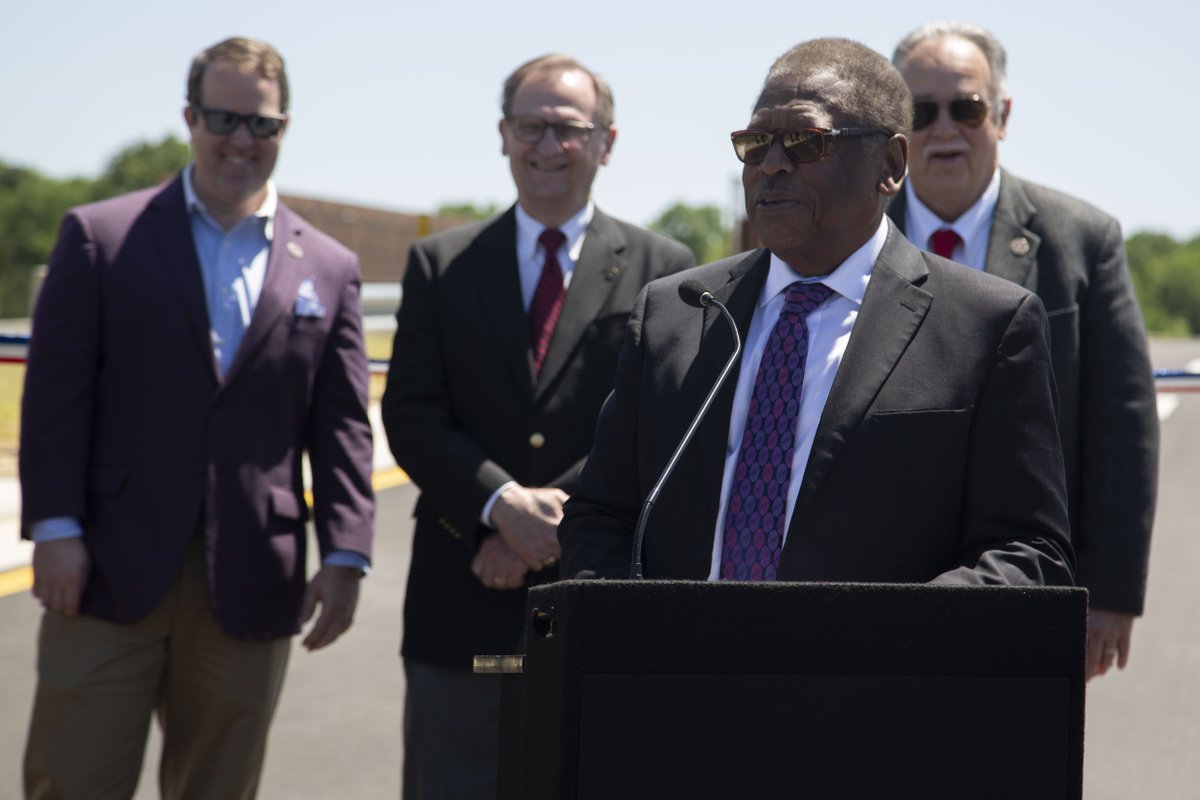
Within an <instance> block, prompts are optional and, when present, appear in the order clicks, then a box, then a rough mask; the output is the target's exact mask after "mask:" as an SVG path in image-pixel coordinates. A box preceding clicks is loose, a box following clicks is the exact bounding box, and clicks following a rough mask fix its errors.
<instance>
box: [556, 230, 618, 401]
mask: <svg viewBox="0 0 1200 800" xmlns="http://www.w3.org/2000/svg"><path fill="white" fill-rule="evenodd" d="M626 266H627V264H626V260H625V237H624V236H622V235H621V230H620V228H618V227H617V226H616V225H615V224H613V221H612V219H611V218H609V217H608V216H607V215H606V214H604V213H603V212H601V211H600V210H599V209H597V210H596V211H595V212H594V215H593V217H592V221H591V223H590V224H589V225H588V229H587V235H586V236H585V237H584V240H583V250H582V251H581V252H580V254H579V261H578V263H576V265H575V271H574V274H572V276H571V285H570V287H569V289H568V290H567V296H566V298H565V299H564V301H563V308H562V315H561V316H560V317H559V318H558V324H557V325H556V326H555V328H554V336H553V338H551V339H550V349H549V351H547V353H546V362H545V363H544V364H543V365H542V371H541V374H540V375H539V376H538V379H537V385H536V388H535V389H534V396H535V397H540V396H541V395H542V394H543V393H545V391H546V390H547V388H548V387H549V386H551V385H552V384H553V383H554V379H555V377H556V376H557V375H558V373H559V372H561V371H562V369H563V367H564V366H566V364H567V362H568V361H569V360H570V357H571V353H573V352H574V351H575V348H576V346H577V345H578V344H579V341H580V340H581V339H582V338H583V334H584V333H585V332H586V331H587V329H588V326H589V325H591V324H592V321H593V320H595V319H596V317H598V316H599V315H600V312H601V310H602V309H603V308H604V306H605V305H606V304H607V303H608V298H609V296H610V295H611V294H612V292H613V290H614V289H615V288H616V286H617V282H618V281H619V279H620V277H621V273H622V272H624V271H625V268H626Z"/></svg>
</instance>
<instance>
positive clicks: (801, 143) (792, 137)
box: [729, 128, 892, 166]
mask: <svg viewBox="0 0 1200 800" xmlns="http://www.w3.org/2000/svg"><path fill="white" fill-rule="evenodd" d="M876 133H882V134H883V135H885V136H891V135H892V132H891V131H889V130H886V129H884V128H804V129H802V130H798V131H775V132H774V133H772V132H771V131H763V130H756V129H753V128H752V129H750V130H745V131H734V132H733V133H731V134H729V138H730V140H731V141H732V142H733V152H734V153H736V154H737V157H738V161H741V162H742V163H743V164H749V165H750V166H757V165H759V164H761V163H762V162H763V160H764V159H765V158H766V157H767V153H769V152H770V151H771V145H772V144H774V142H775V140H776V139H778V140H779V143H780V144H782V145H783V152H784V153H786V154H787V157H788V159H790V160H791V161H792V163H795V164H808V163H810V162H813V161H820V160H821V159H822V158H824V157H825V150H826V148H827V147H828V142H829V140H830V139H833V138H836V137H838V136H872V135H874V134H876Z"/></svg>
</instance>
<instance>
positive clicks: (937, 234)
mask: <svg viewBox="0 0 1200 800" xmlns="http://www.w3.org/2000/svg"><path fill="white" fill-rule="evenodd" d="M961 241H962V237H961V236H959V235H958V234H957V233H955V232H954V230H953V229H952V228H941V229H939V230H936V231H934V232H933V235H932V236H930V237H929V246H930V249H932V250H933V252H935V253H937V254H938V255H939V256H941V257H942V258H950V257H951V256H953V255H954V248H955V247H956V246H957V245H958V243H959V242H961Z"/></svg>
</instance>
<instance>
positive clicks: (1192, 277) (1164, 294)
mask: <svg viewBox="0 0 1200 800" xmlns="http://www.w3.org/2000/svg"><path fill="white" fill-rule="evenodd" d="M1125 250H1126V254H1127V255H1128V258H1129V271H1130V275H1131V276H1132V278H1133V286H1134V290H1135V291H1136V292H1137V296H1138V302H1139V303H1140V304H1141V307H1142V316H1143V318H1144V319H1145V321H1146V329H1147V330H1149V331H1150V332H1151V333H1159V334H1168V335H1175V336H1190V335H1195V334H1196V333H1200V237H1197V238H1195V239H1192V240H1191V241H1190V242H1178V241H1176V240H1175V239H1173V238H1171V237H1170V236H1167V235H1165V234H1161V233H1137V234H1134V235H1133V236H1131V237H1129V241H1128V242H1126V246H1125Z"/></svg>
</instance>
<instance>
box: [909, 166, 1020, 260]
mask: <svg viewBox="0 0 1200 800" xmlns="http://www.w3.org/2000/svg"><path fill="white" fill-rule="evenodd" d="M904 191H905V194H906V195H907V206H906V210H905V212H904V213H905V217H906V219H905V220H904V230H905V232H906V233H907V238H908V240H909V241H910V242H912V243H913V244H915V245H916V246H917V247H920V248H921V249H922V250H928V249H929V237H930V236H932V235H933V234H934V232H936V231H938V230H940V229H942V228H950V229H952V230H953V231H954V232H955V233H957V234H958V235H959V238H961V239H962V240H963V248H964V250H965V251H966V252H968V253H969V252H972V251H974V250H976V249H977V248H974V247H973V246H972V245H974V244H977V243H978V242H980V241H981V240H983V239H986V238H987V237H988V236H989V235H990V234H991V231H992V215H993V214H994V213H995V211H996V203H997V202H998V201H999V200H1000V168H999V167H996V172H995V173H994V174H993V175H992V180H991V181H990V182H989V183H988V185H987V188H986V189H984V190H983V194H981V195H980V196H979V199H978V200H976V201H975V202H974V203H972V204H971V207H970V208H968V209H967V210H966V211H964V212H963V213H962V215H961V216H960V217H959V218H958V219H955V220H944V219H942V218H941V217H939V216H938V215H937V214H935V213H934V212H933V210H932V209H931V208H929V206H927V205H925V204H924V203H922V202H921V198H919V197H917V192H916V190H914V189H913V185H912V178H911V177H910V178H909V179H908V180H907V181H905V182H904ZM972 266H976V267H982V266H983V265H982V264H978V265H974V264H973V265H972Z"/></svg>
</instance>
